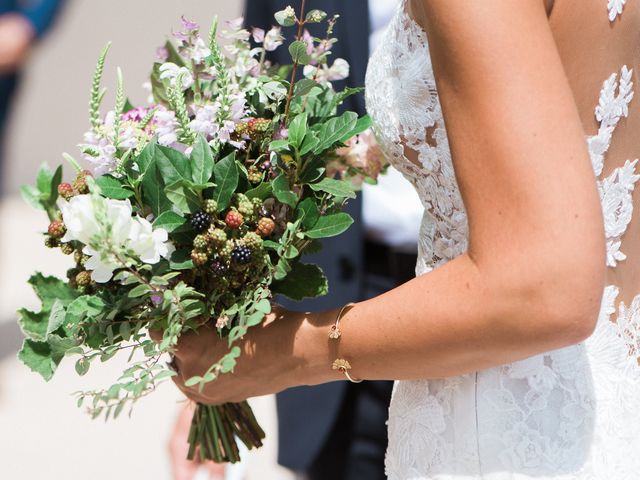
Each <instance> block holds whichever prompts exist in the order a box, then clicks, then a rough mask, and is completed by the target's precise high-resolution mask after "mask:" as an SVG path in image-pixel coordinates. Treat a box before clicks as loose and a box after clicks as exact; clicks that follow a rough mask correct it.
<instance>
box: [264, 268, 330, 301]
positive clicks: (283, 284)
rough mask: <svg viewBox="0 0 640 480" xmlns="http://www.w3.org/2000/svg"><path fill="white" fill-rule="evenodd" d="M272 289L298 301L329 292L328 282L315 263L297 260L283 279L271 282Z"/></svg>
mask: <svg viewBox="0 0 640 480" xmlns="http://www.w3.org/2000/svg"><path fill="white" fill-rule="evenodd" d="M272 290H273V292H274V293H278V294H281V295H284V296H286V297H289V298H290V299H292V300H298V301H299V300H302V299H304V298H315V297H320V296H323V295H326V294H327V293H329V282H328V280H327V277H326V276H325V275H324V273H323V272H322V270H321V269H320V267H318V266H317V265H306V264H303V263H299V262H298V263H296V264H295V265H294V266H293V269H292V270H291V272H290V273H289V274H288V275H287V276H286V277H285V278H284V279H283V280H280V281H277V282H274V283H273V285H272Z"/></svg>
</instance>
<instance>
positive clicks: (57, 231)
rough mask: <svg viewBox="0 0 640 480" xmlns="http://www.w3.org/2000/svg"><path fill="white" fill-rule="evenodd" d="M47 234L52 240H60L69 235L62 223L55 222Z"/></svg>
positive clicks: (51, 224) (50, 225)
mask: <svg viewBox="0 0 640 480" xmlns="http://www.w3.org/2000/svg"><path fill="white" fill-rule="evenodd" d="M47 232H48V233H49V235H50V236H51V237H52V238H55V239H60V238H62V237H64V234H65V233H67V227H65V226H64V223H62V222H61V221H59V220H55V221H53V222H51V223H50V224H49V228H48V229H47Z"/></svg>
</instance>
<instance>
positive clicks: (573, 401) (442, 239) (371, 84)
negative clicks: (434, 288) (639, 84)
mask: <svg viewBox="0 0 640 480" xmlns="http://www.w3.org/2000/svg"><path fill="white" fill-rule="evenodd" d="M602 1H603V5H602V14H603V15H606V14H607V7H608V13H609V21H610V22H611V25H610V27H611V28H612V29H615V28H616V21H619V20H620V17H619V16H620V15H623V14H624V12H623V9H624V6H625V2H626V0H602ZM607 1H608V5H607V4H606V2H607ZM405 3H406V0H403V2H402V4H401V6H400V7H399V10H398V13H397V15H396V17H395V19H394V20H393V21H392V23H391V25H390V26H389V29H388V31H387V34H386V37H385V38H384V39H383V41H382V42H381V45H380V46H379V47H378V49H377V51H376V52H375V53H374V55H373V56H372V59H371V61H370V64H369V71H368V74H367V107H368V110H369V113H370V115H371V117H372V118H373V121H374V128H375V131H376V135H377V137H378V140H379V142H380V144H381V146H382V148H383V151H384V152H385V154H386V155H387V156H388V158H389V159H390V161H391V162H392V164H393V165H394V166H395V167H396V168H397V169H399V170H400V171H401V172H402V173H403V174H404V175H405V176H406V177H407V178H408V179H409V180H410V181H411V182H412V183H413V185H414V186H415V188H416V189H417V191H418V193H419V195H420V198H421V200H422V202H423V204H424V207H425V210H426V211H425V216H424V222H423V225H422V231H421V238H420V244H419V261H418V266H417V274H418V275H420V274H424V273H426V272H429V271H430V270H432V269H434V268H437V267H438V266H440V265H442V264H444V263H446V262H447V261H449V260H451V259H453V258H454V257H456V256H458V255H460V254H461V253H463V252H464V251H465V249H466V247H467V233H468V232H467V218H466V214H465V209H464V205H463V203H462V199H461V197H460V193H459V191H458V186H457V184H456V179H455V176H454V170H453V165H452V162H451V153H450V150H449V144H448V140H447V134H446V131H445V128H444V121H443V117H442V111H441V107H440V103H439V100H438V95H437V91H436V86H435V81H434V77H433V72H432V68H431V60H430V58H429V50H428V44H427V37H426V34H425V32H424V31H423V30H422V29H421V27H420V26H419V25H418V24H417V23H416V22H415V21H414V20H413V19H412V18H411V17H410V16H409V14H408V13H407V12H406V6H405V5H404V4H405ZM638 46H640V45H638ZM632 75H633V72H632V70H630V69H628V68H627V66H625V65H618V66H617V72H616V73H614V74H612V75H611V76H610V77H609V78H601V79H598V82H602V81H604V84H602V83H600V85H602V90H601V92H600V98H599V102H598V103H597V107H596V110H595V117H596V119H597V122H598V125H599V129H598V131H597V133H596V134H595V135H594V136H591V137H588V138H587V142H588V145H589V150H590V154H591V158H592V163H593V167H594V170H595V173H596V175H597V176H598V187H599V189H600V193H601V197H602V206H603V209H604V214H605V222H606V237H607V248H608V252H607V253H608V259H607V263H608V265H609V267H611V271H613V269H614V268H615V267H616V266H618V265H619V264H621V263H624V262H625V260H626V256H625V254H624V253H623V251H624V250H625V249H623V248H621V247H623V246H624V245H623V244H622V239H623V235H624V233H625V231H626V230H627V227H628V225H629V223H630V221H631V219H632V211H633V204H632V194H633V190H634V186H635V184H636V182H637V181H638V180H639V179H640V176H639V175H637V173H636V166H637V165H636V163H637V161H626V160H625V159H613V158H611V159H610V158H608V156H607V152H608V150H609V146H610V143H611V140H612V137H613V135H614V131H615V130H616V127H618V126H619V125H618V124H619V121H620V120H621V119H622V118H623V117H627V116H628V114H629V105H630V103H631V101H632V99H633V83H632ZM597 94H598V92H597V91H594V99H593V102H594V104H596V102H597V100H598V98H597ZM406 149H410V150H413V151H414V152H416V153H417V156H418V158H419V164H420V165H419V166H418V165H416V164H415V163H413V162H412V161H411V160H409V159H408V158H407V157H406ZM610 161H617V162H618V163H616V164H615V165H617V168H613V169H609V170H605V164H608V163H609V162H610ZM603 171H607V176H606V177H604V176H603ZM635 240H636V239H632V238H626V237H625V241H626V242H628V243H629V244H631V243H632V242H634V241H635ZM612 277H613V275H612ZM621 298H622V294H621V291H620V289H619V287H617V286H615V285H610V286H608V287H607V288H606V290H605V292H604V300H603V305H602V311H601V315H600V318H599V321H598V325H597V327H596V331H595V333H594V334H593V336H592V337H591V338H590V339H589V340H588V341H586V342H584V343H582V344H579V345H577V346H572V347H569V348H564V349H561V350H558V351H553V352H549V353H546V354H544V355H540V356H536V357H533V358H529V359H526V360H523V361H519V362H516V363H513V364H510V365H504V366H500V367H496V368H492V369H488V370H483V371H479V372H476V373H473V374H469V375H464V376H460V377H455V378H448V379H444V380H436V381H426V380H425V381H402V382H398V383H397V384H396V388H395V391H394V395H393V400H392V404H391V408H390V419H389V442H390V444H389V449H388V453H387V474H388V476H389V478H390V479H391V480H400V479H401V480H406V479H413V480H418V479H438V480H444V479H457V480H459V479H490V480H503V479H531V478H537V479H554V480H558V479H566V480H569V479H572V480H578V479H579V480H587V479H593V480H601V479H607V480H636V479H640V366H639V363H638V357H640V295H638V296H636V297H635V299H634V300H633V301H632V302H631V304H630V305H628V304H625V303H623V302H622V300H621ZM625 298H632V297H626V296H625ZM425 313H426V312H425Z"/></svg>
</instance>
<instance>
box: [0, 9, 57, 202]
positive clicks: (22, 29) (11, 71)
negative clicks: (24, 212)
mask: <svg viewBox="0 0 640 480" xmlns="http://www.w3.org/2000/svg"><path fill="white" fill-rule="evenodd" d="M62 4H63V1H62V0H29V1H26V0H25V1H19V0H0V189H1V188H2V167H3V164H2V146H3V142H2V137H3V133H4V127H5V124H6V120H7V116H8V113H9V108H10V106H11V100H12V98H13V96H14V92H15V89H16V87H17V85H18V77H19V73H20V70H21V68H22V66H23V63H24V61H25V59H26V57H27V54H28V52H29V50H30V48H31V46H32V45H33V43H34V42H35V41H36V40H37V39H38V38H40V37H41V36H42V35H43V34H44V33H45V32H46V31H47V29H48V28H49V27H50V26H51V24H52V22H53V19H54V17H55V15H56V13H57V12H58V11H59V9H60V7H61V6H62Z"/></svg>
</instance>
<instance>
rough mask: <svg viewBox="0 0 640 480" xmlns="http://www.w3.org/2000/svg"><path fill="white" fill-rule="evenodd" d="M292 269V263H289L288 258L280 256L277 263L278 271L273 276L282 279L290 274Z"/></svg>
mask: <svg viewBox="0 0 640 480" xmlns="http://www.w3.org/2000/svg"><path fill="white" fill-rule="evenodd" d="M290 271H291V265H290V264H289V261H288V260H287V259H286V258H280V260H279V261H278V263H277V265H276V271H275V274H274V275H273V278H275V279H276V280H282V279H284V278H285V277H286V276H287V275H288V274H289V272H290Z"/></svg>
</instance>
